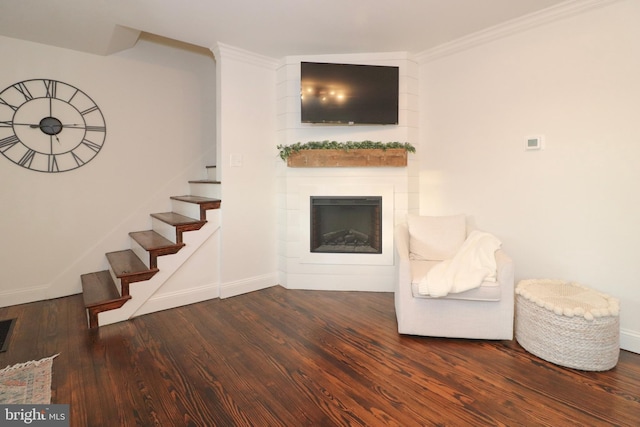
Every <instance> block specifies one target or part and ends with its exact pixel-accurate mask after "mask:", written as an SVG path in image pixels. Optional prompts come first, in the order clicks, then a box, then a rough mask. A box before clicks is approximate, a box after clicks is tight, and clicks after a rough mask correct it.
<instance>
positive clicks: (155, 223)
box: [151, 217, 177, 243]
mask: <svg viewBox="0 0 640 427" xmlns="http://www.w3.org/2000/svg"><path fill="white" fill-rule="evenodd" d="M151 228H152V229H153V231H155V232H156V233H158V234H160V235H161V236H163V237H164V238H166V239H169V240H171V241H172V242H173V243H177V242H176V228H175V227H174V226H173V225H169V224H167V223H166V222H163V221H160V220H159V219H156V218H153V217H152V218H151Z"/></svg>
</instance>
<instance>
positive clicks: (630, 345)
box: [620, 329, 640, 354]
mask: <svg viewBox="0 0 640 427" xmlns="http://www.w3.org/2000/svg"><path fill="white" fill-rule="evenodd" d="M620 348H621V349H623V350H627V351H631V352H633V353H638V354H640V332H636V331H632V330H631V329H620Z"/></svg>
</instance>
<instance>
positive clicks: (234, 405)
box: [0, 287, 640, 427]
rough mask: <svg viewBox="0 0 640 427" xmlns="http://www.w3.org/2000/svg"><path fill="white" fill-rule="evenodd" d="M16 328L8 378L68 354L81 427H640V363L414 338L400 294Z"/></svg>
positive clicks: (236, 302) (62, 396)
mask: <svg viewBox="0 0 640 427" xmlns="http://www.w3.org/2000/svg"><path fill="white" fill-rule="evenodd" d="M8 317H17V318H18V321H17V322H16V327H15V329H14V333H13V336H12V339H11V343H10V346H9V349H8V351H7V352H5V353H0V367H3V366H7V365H10V364H14V363H19V362H24V361H27V360H35V359H39V358H42V357H47V356H51V355H52V354H56V353H60V355H59V356H58V357H57V358H56V359H55V360H54V368H53V371H54V372H53V380H52V402H53V403H69V404H70V407H71V425H72V426H94V425H95V426H98V425H101V426H102V425H123V426H154V425H155V426H231V425H234V426H235V425H237V426H286V427H289V426H303V425H307V426H334V425H337V426H342V425H345V426H346V425H349V426H378V425H380V426H383V425H384V426H403V427H410V426H442V425H452V426H469V425H473V426H480V425H498V426H500V425H503V426H534V425H535V426H560V425H561V426H586V425H588V426H610V425H617V426H636V425H638V420H639V419H640V416H639V415H640V393H639V392H638V390H640V355H638V354H634V353H630V352H626V351H622V352H621V355H620V361H619V363H618V365H617V366H616V367H615V368H614V369H612V370H610V371H606V372H585V371H578V370H573V369H568V368H564V367H561V366H557V365H554V364H551V363H548V362H545V361H543V360H541V359H539V358H537V357H536V356H533V355H532V354H530V353H528V352H526V351H525V350H524V349H522V347H520V346H519V345H518V343H517V342H516V341H497V342H492V341H481V340H477V341H476V340H462V339H444V338H428V337H414V336H403V335H399V334H398V333H397V325H396V321H395V312H394V305H393V295H392V294H389V293H373V292H328V291H301V290H286V289H283V288H281V287H273V288H269V289H264V290H261V291H257V292H252V293H249V294H246V295H240V296H237V297H233V298H229V299H225V300H219V299H215V300H210V301H205V302H202V303H198V304H193V305H189V306H185V307H180V308H176V309H172V310H166V311H162V312H158V313H153V314H149V315H145V316H141V317H138V318H135V319H132V320H130V321H127V322H122V323H118V324H114V325H109V326H105V327H101V328H99V329H98V330H89V329H87V322H86V314H85V312H84V309H83V303H82V297H81V296H80V295H74V296H71V297H66V298H60V299H56V300H50V301H42V302H37V303H30V304H23V305H19V306H12V307H3V308H0V318H8Z"/></svg>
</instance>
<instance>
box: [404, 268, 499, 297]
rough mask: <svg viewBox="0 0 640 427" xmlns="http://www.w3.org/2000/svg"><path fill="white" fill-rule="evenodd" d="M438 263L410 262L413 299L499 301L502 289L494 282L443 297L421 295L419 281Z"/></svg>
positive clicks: (485, 282) (487, 282) (486, 281)
mask: <svg viewBox="0 0 640 427" xmlns="http://www.w3.org/2000/svg"><path fill="white" fill-rule="evenodd" d="M439 262H440V261H417V260H415V261H411V294H412V295H413V297H414V298H426V299H443V300H466V301H500V299H501V298H502V289H501V287H500V284H499V283H497V282H495V281H493V282H492V281H488V280H485V281H484V282H482V284H481V285H480V287H478V288H475V289H470V290H468V291H464V292H459V293H449V294H447V295H446V296H444V297H438V298H435V297H431V296H429V295H422V294H420V292H419V289H418V286H419V283H420V281H421V280H422V279H423V278H424V277H425V276H426V275H427V273H428V272H429V270H430V269H431V268H432V267H433V266H434V265H436V264H438V263H439Z"/></svg>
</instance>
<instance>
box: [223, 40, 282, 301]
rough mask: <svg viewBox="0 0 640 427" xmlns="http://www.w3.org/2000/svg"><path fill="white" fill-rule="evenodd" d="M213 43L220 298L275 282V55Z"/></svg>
mask: <svg viewBox="0 0 640 427" xmlns="http://www.w3.org/2000/svg"><path fill="white" fill-rule="evenodd" d="M212 50H213V52H214V55H215V57H216V64H217V70H216V76H217V92H218V98H217V102H218V107H217V119H216V121H217V126H218V160H219V161H218V167H217V169H218V174H219V176H218V178H219V179H220V180H221V181H222V186H221V188H222V197H221V199H222V206H221V207H222V211H221V214H222V228H221V243H220V297H221V298H225V297H229V296H233V295H237V294H240V293H244V292H249V291H253V290H257V289H261V288H264V287H268V286H273V285H276V284H277V275H276V271H277V267H276V235H277V232H276V228H277V224H276V207H275V206H276V191H275V182H276V181H275V159H276V155H277V150H276V145H277V144H276V139H275V129H276V125H275V123H276V96H275V94H276V72H275V69H276V65H277V62H276V61H275V60H273V59H270V58H266V57H263V56H260V55H256V54H253V53H251V52H247V51H243V50H241V49H236V48H234V47H232V46H227V45H224V44H218V45H217V46H215V47H214V48H213V49H212Z"/></svg>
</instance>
